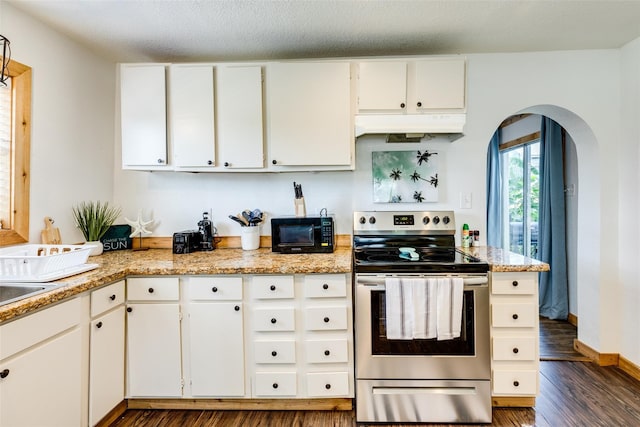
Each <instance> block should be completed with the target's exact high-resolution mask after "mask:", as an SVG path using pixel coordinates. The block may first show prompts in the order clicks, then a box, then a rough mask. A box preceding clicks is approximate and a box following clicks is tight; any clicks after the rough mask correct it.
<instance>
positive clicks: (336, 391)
mask: <svg viewBox="0 0 640 427" xmlns="http://www.w3.org/2000/svg"><path fill="white" fill-rule="evenodd" d="M348 394H349V374H348V373H347V372H316V373H312V374H307V395H308V396H309V397H326V396H347V395H348Z"/></svg>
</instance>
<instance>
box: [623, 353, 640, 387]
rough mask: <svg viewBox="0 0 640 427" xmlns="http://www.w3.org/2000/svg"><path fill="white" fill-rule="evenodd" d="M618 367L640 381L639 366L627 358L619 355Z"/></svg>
mask: <svg viewBox="0 0 640 427" xmlns="http://www.w3.org/2000/svg"><path fill="white" fill-rule="evenodd" d="M618 368H620V370H622V371H623V372H626V373H627V374H629V375H630V376H632V377H633V378H635V379H636V380H638V381H640V366H638V365H636V364H635V363H633V362H631V361H630V360H629V359H626V358H624V357H622V356H620V359H619V362H618Z"/></svg>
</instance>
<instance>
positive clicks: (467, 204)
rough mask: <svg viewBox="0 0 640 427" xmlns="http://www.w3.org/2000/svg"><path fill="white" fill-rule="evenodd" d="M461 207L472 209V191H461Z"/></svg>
mask: <svg viewBox="0 0 640 427" xmlns="http://www.w3.org/2000/svg"><path fill="white" fill-rule="evenodd" d="M460 209H471V193H460Z"/></svg>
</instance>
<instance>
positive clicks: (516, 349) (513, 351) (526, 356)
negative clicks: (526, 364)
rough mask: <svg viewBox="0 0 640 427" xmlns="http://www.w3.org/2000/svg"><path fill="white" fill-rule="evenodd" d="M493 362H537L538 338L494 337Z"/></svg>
mask: <svg viewBox="0 0 640 427" xmlns="http://www.w3.org/2000/svg"><path fill="white" fill-rule="evenodd" d="M492 350H493V360H536V338H535V337H533V336H531V337H494V338H493V349H492Z"/></svg>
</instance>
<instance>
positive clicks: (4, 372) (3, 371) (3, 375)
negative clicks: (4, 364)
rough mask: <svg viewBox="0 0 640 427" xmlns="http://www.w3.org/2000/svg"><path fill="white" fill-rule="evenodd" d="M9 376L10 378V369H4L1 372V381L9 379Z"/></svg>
mask: <svg viewBox="0 0 640 427" xmlns="http://www.w3.org/2000/svg"><path fill="white" fill-rule="evenodd" d="M8 376H9V370H8V369H3V370H2V371H0V379H3V378H7V377H8Z"/></svg>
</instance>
